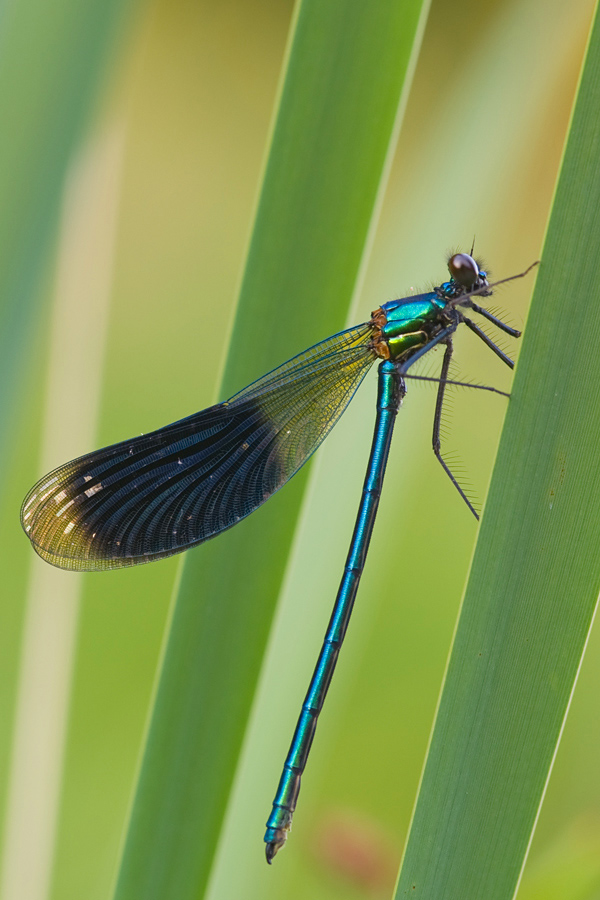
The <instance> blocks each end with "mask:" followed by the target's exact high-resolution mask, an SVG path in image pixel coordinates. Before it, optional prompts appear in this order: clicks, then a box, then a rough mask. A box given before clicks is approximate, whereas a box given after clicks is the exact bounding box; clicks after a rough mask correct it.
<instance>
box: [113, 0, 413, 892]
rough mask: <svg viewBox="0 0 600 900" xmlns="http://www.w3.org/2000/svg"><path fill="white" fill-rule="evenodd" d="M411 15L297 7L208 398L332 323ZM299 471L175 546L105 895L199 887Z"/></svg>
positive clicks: (365, 207) (390, 129)
mask: <svg viewBox="0 0 600 900" xmlns="http://www.w3.org/2000/svg"><path fill="white" fill-rule="evenodd" d="M425 8H426V5H423V4H421V2H412V3H410V4H402V5H399V4H397V3H395V2H385V3H381V4H376V5H374V6H365V7H363V8H360V9H359V8H357V9H355V10H352V11H351V12H349V11H348V6H347V4H345V3H343V2H335V3H330V4H319V3H316V2H304V3H302V4H301V5H300V8H299V12H298V16H297V21H296V27H295V34H294V42H293V46H292V48H291V52H290V57H289V61H288V66H287V73H286V80H285V83H284V86H283V90H282V95H281V101H280V107H279V111H278V118H277V122H276V125H275V128H274V133H273V139H272V145H271V149H270V155H269V161H268V164H267V166H266V171H265V177H264V183H263V186H262V191H261V198H260V202H259V205H258V210H257V216H256V222H255V227H254V231H253V236H252V240H251V243H250V248H249V254H248V259H247V263H246V268H245V274H244V278H243V282H242V286H241V291H240V299H239V305H238V311H237V317H236V321H235V325H234V329H233V336H232V340H231V352H230V355H229V359H228V362H227V366H226V369H225V374H224V377H223V382H222V390H221V396H222V397H225V396H228V395H230V394H231V393H233V392H234V391H236V390H239V389H240V388H241V387H243V385H244V384H245V383H248V382H249V381H252V380H253V379H254V378H256V377H258V376H260V375H261V374H263V373H264V372H266V371H268V370H269V369H271V368H273V367H274V366H275V365H277V364H279V363H281V362H283V361H284V360H285V359H286V358H287V357H289V356H291V355H293V354H295V353H297V352H300V351H301V350H303V349H304V348H305V347H307V346H310V345H311V344H312V343H314V342H316V341H317V340H319V339H322V338H324V337H326V336H327V335H328V334H331V333H333V332H335V331H337V330H339V329H340V328H342V327H343V326H344V321H345V317H346V313H347V309H348V306H349V303H350V301H351V299H352V295H353V291H354V288H355V283H356V279H357V276H358V273H359V270H360V266H361V261H362V257H363V252H364V246H365V242H366V241H367V238H368V235H369V231H370V228H371V223H372V219H373V214H374V209H375V207H376V203H377V198H378V193H379V189H380V184H381V182H382V178H383V177H384V176H385V173H386V167H387V161H388V154H389V149H390V145H391V144H393V141H394V137H395V125H396V122H397V121H398V109H399V105H400V104H401V99H402V95H403V94H402V92H403V86H404V82H405V78H406V76H407V73H409V71H410V64H411V59H412V52H413V50H412V48H413V43H414V42H415V40H417V42H418V38H419V37H420V32H421V24H422V21H423V15H424V10H425ZM215 331H216V333H217V335H218V336H219V337H220V335H221V333H222V331H223V328H222V326H221V323H217V327H216V329H215ZM305 480H306V474H300V475H297V476H296V477H295V478H294V480H293V482H292V483H291V484H290V485H288V486H287V487H286V490H285V491H284V492H282V493H281V494H278V495H277V496H276V497H274V498H272V499H271V500H270V502H269V504H268V505H267V506H266V507H264V508H261V509H260V510H259V511H257V512H256V513H255V514H254V515H253V516H252V517H251V518H250V519H248V520H246V521H244V522H242V523H240V524H239V525H238V526H236V528H235V529H233V530H232V531H230V532H228V533H226V534H224V535H222V536H220V537H219V539H218V540H217V541H215V542H210V543H209V544H208V545H206V546H205V547H202V548H200V550H199V552H197V551H194V552H193V553H190V554H188V558H187V560H186V563H185V566H184V569H183V574H182V578H181V583H180V588H179V594H178V598H177V603H176V605H175V609H174V614H173V621H172V626H171V633H170V638H169V643H168V647H167V649H166V654H165V660H164V664H163V671H162V678H161V683H160V685H159V688H158V692H157V698H156V705H155V711H154V716H153V720H152V723H151V727H150V733H149V738H148V744H147V751H146V755H145V758H144V761H143V765H142V770H141V775H140V780H139V785H138V791H137V795H136V799H135V803H134V808H133V812H132V818H131V825H130V830H129V833H128V838H127V843H126V846H125V851H124V857H123V864H122V868H121V872H120V876H119V882H118V886H117V890H116V897H117V898H119V900H124V898H126V897H130V896H139V895H140V894H141V895H143V896H144V897H145V898H151V897H157V898H158V897H164V896H177V897H178V898H181V900H184V898H186V897H189V898H192V897H194V898H195V897H198V896H201V895H202V892H203V889H204V886H205V885H206V882H207V880H208V877H209V874H210V871H211V866H212V862H213V856H214V852H215V848H216V844H217V840H218V835H219V829H220V826H221V823H222V820H223V816H224V812H225V807H226V803H227V798H228V796H229V791H230V788H231V784H232V781H233V777H234V772H235V766H236V763H237V758H238V754H239V750H240V747H241V742H242V738H243V734H244V729H245V726H246V722H247V718H248V714H249V709H250V705H251V702H252V697H253V694H254V688H255V685H256V681H257V678H258V674H259V671H260V665H261V658H262V653H263V650H264V646H265V643H266V639H267V636H268V631H269V627H270V622H271V618H272V615H273V611H274V606H275V601H276V599H277V596H278V593H279V589H280V586H281V583H282V579H283V575H284V571H285V567H286V563H287V558H288V553H289V550H290V546H291V543H292V538H293V534H294V529H295V525H296V520H297V516H298V512H299V509H300V503H301V500H302V494H303V489H304V485H305ZM276 777H277V775H276V773H275V774H274V783H273V790H275V787H276ZM268 812H269V810H268V809H265V812H264V818H265V821H266V818H267V815H268ZM261 838H262V835H261V834H257V835H256V842H257V847H259V846H260V841H261ZM259 852H260V851H259Z"/></svg>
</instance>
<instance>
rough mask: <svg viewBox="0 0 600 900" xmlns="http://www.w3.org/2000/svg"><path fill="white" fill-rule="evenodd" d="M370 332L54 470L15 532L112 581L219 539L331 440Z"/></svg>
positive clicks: (334, 342) (370, 358) (344, 335)
mask: <svg viewBox="0 0 600 900" xmlns="http://www.w3.org/2000/svg"><path fill="white" fill-rule="evenodd" d="M370 338H371V327H370V326H369V325H360V326H357V327H355V328H351V329H349V330H348V331H344V332H341V333H340V334H338V335H335V336H334V337H332V338H328V339H327V340H326V341H323V342H322V343H320V344H316V345H315V346H314V347H312V348H311V349H310V350H307V351H306V352H304V353H302V354H300V355H299V356H296V357H294V358H293V359H291V360H289V361H288V362H286V363H284V364H283V365H282V366H279V368H277V369H274V370H273V371H272V372H270V373H269V374H268V375H265V376H264V377H263V378H261V379H260V380H258V381H255V382H254V383H253V384H251V385H250V386H249V387H247V388H245V389H244V390H243V391H241V392H240V393H239V394H236V395H235V396H234V397H232V398H231V399H230V400H228V401H226V402H224V403H219V404H217V405H216V406H212V407H209V408H208V409H205V410H202V411H201V412H198V413H195V414H194V415H192V416H188V417H187V418H185V419H181V420H180V421H178V422H174V423H173V424H172V425H167V426H166V427H164V428H160V429H158V431H154V432H151V433H150V434H146V435H140V436H139V437H135V438H132V439H131V440H128V441H122V442H121V443H119V444H113V445H112V446H110V447H105V448H104V449H102V450H97V451H95V452H93V453H88V454H87V455H86V456H82V457H80V458H79V459H76V460H73V461H72V462H69V463H66V464H65V465H63V466H60V467H59V468H58V469H55V470H54V471H53V472H51V473H50V474H49V475H46V476H45V477H44V478H42V479H40V481H39V482H38V483H37V484H36V485H35V486H34V487H33V488H32V490H31V491H30V492H29V494H28V495H27V497H26V498H25V501H24V503H23V507H22V509H21V522H22V525H23V528H24V529H25V531H26V533H27V535H28V537H29V538H30V540H31V541H32V543H33V545H34V547H35V549H36V551H37V552H38V553H39V555H40V556H41V557H42V558H43V559H45V560H46V561H47V562H50V563H52V564H53V565H56V566H59V567H61V568H64V569H74V570H80V571H87V570H97V569H112V568H118V567H121V566H131V565H135V564H138V563H143V562H150V561H151V560H154V559H160V558H162V557H165V556H170V555H171V554H173V553H178V552H180V551H181V550H185V549H186V548H188V547H192V546H194V545H195V544H199V543H201V542H202V541H205V540H207V539H208V538H210V537H214V535H216V534H219V533H220V532H221V531H224V530H225V529H226V528H230V527H231V526H232V525H235V523H236V522H238V521H239V520H240V519H243V518H244V517H245V516H247V515H249V513H251V512H253V510H255V509H257V507H259V506H260V505H261V504H262V503H264V502H265V500H267V499H268V498H269V497H270V496H271V495H272V494H273V493H274V492H275V491H277V490H278V489H279V488H280V487H282V485H284V484H285V482H286V481H288V480H289V479H290V478H291V477H292V475H293V474H294V473H295V472H296V471H297V470H298V469H299V468H300V466H302V465H303V464H304V463H305V462H306V460H307V459H308V458H309V456H310V455H311V454H312V453H313V452H314V451H315V450H316V449H317V447H318V446H319V445H320V444H321V442H322V441H323V440H324V438H325V437H326V436H327V435H328V433H329V432H330V431H331V428H332V427H333V425H334V424H335V423H336V422H337V420H338V419H339V417H340V416H341V414H342V413H343V411H344V409H345V408H346V406H347V405H348V403H349V402H350V400H351V399H352V396H353V395H354V393H355V391H356V389H357V388H358V386H359V384H360V382H361V381H362V379H363V378H364V376H365V375H366V373H367V371H368V369H369V368H370V366H371V364H372V363H373V362H374V360H375V355H374V353H373V351H372V350H371V349H370V346H369V344H370Z"/></svg>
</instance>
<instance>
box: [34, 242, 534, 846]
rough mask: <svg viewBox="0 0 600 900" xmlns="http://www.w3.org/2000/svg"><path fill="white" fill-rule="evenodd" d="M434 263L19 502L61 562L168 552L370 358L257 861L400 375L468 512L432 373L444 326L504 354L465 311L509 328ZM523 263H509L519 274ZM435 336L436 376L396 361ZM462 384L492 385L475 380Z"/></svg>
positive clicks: (318, 420) (388, 428) (348, 592)
mask: <svg viewBox="0 0 600 900" xmlns="http://www.w3.org/2000/svg"><path fill="white" fill-rule="evenodd" d="M534 265H535V263H534ZM448 268H449V271H450V280H449V281H446V282H444V283H443V284H441V285H440V286H439V287H436V288H434V289H433V290H432V291H429V292H428V293H424V294H416V295H414V296H411V297H406V298H403V299H400V300H392V301H391V302H389V303H384V304H383V305H382V306H381V307H379V308H378V309H376V310H375V311H374V312H373V314H372V316H371V319H370V320H369V321H368V322H365V323H364V324H362V325H357V326H355V327H354V328H349V329H347V330H346V331H342V332H340V333H339V334H336V335H334V336H333V337H330V338H328V339H327V340H325V341H322V342H321V343H319V344H316V345H315V346H314V347H311V348H310V349H309V350H306V351H305V352H304V353H301V354H300V355H299V356H295V357H294V358H293V359H291V360H289V361H288V362H286V363H284V364H283V365H281V366H279V368H277V369H274V370H273V371H272V372H270V373H269V374H268V375H265V376H264V377H263V378H260V379H259V380H258V381H255V382H254V383H253V384H251V385H250V386H249V387H247V388H244V390H242V391H240V393H238V394H235V395H234V396H233V397H231V399H229V400H226V401H224V402H223V403H218V404H217V405H216V406H211V407H209V408H208V409H205V410H202V411H201V412H198V413H195V414H194V415H192V416H189V417H187V418H185V419H181V420H180V421H178V422H174V423H173V424H172V425H167V426H166V427H164V428H159V429H158V431H153V432H151V433H150V434H145V435H140V436H138V437H135V438H132V439H131V440H127V441H122V442H121V443H119V444H113V445H112V446H110V447H105V448H103V449H102V450H96V451H94V452H93V453H88V454H87V455H86V456H81V457H79V459H76V460H73V461H72V462H68V463H66V464H65V465H63V466H60V467H59V468H58V469H55V470H54V471H53V472H51V473H50V474H49V475H46V476H45V477H44V478H42V479H40V481H38V483H37V484H36V485H35V486H34V487H33V488H32V489H31V491H30V492H29V493H28V494H27V497H26V498H25V500H24V502H23V506H22V509H21V523H22V525H23V528H24V529H25V532H26V534H27V536H28V537H29V539H30V540H31V543H32V544H33V547H34V549H35V550H36V552H37V553H38V554H39V555H40V556H41V557H42V559H44V560H46V561H47V562H49V563H52V564H53V565H55V566H59V567H60V568H63V569H71V570H76V571H92V570H101V569H114V568H118V567H120V566H133V565H137V564H138V563H146V562H150V561H152V560H155V559H161V558H163V557H165V556H170V555H172V554H173V553H179V552H181V551H182V550H186V549H188V548H189V547H194V546H195V545H196V544H200V543H202V542H203V541H206V540H208V538H211V537H215V536H216V535H217V534H220V533H221V532H222V531H225V529H227V528H231V527H232V526H233V525H235V524H236V523H237V522H239V521H240V519H243V518H244V517H245V516H247V515H249V514H250V513H251V512H253V511H254V510H255V509H257V508H258V507H259V506H260V505H261V504H262V503H264V502H265V500H268V498H269V497H270V496H271V495H272V494H273V493H275V491H277V490H279V488H280V487H282V486H283V485H284V484H285V483H286V481H288V479H290V478H291V477H292V475H294V473H295V472H297V471H298V469H299V468H300V466H302V465H303V464H304V463H305V462H306V460H307V459H308V458H309V457H310V456H311V455H312V453H314V451H315V450H316V449H317V447H318V446H319V445H320V444H321V442H322V441H323V440H324V438H325V437H326V436H327V435H328V434H329V432H330V431H331V429H332V428H333V426H334V424H335V423H336V422H337V420H338V419H339V417H340V416H341V414H342V413H343V411H344V410H345V408H346V406H347V405H348V403H349V402H350V400H351V399H352V397H353V395H354V393H355V392H356V390H357V388H358V386H359V384H360V383H361V381H362V380H363V378H364V377H365V375H366V373H367V371H368V370H369V369H370V367H371V366H372V364H373V363H374V362H376V361H379V380H378V393H377V413H376V423H375V431H374V434H373V442H372V446H371V453H370V456H369V462H368V466H367V474H366V477H365V482H364V486H363V492H362V497H361V501H360V506H359V510H358V516H357V519H356V524H355V527H354V533H353V536H352V541H351V544H350V549H349V552H348V557H347V560H346V565H345V568H344V573H343V576H342V580H341V584H340V588H339V591H338V595H337V598H336V601H335V606H334V609H333V613H332V616H331V620H330V622H329V626H328V629H327V634H326V636H325V640H324V643H323V647H322V650H321V653H320V656H319V659H318V662H317V665H316V668H315V672H314V675H313V678H312V681H311V683H310V687H309V689H308V693H307V696H306V699H305V701H304V704H303V707H302V711H301V714H300V718H299V720H298V724H297V726H296V731H295V733H294V737H293V740H292V744H291V747H290V751H289V754H288V756H287V759H286V761H285V765H284V769H283V773H282V776H281V780H280V782H279V787H278V789H277V793H276V796H275V800H274V803H273V810H272V813H271V815H270V817H269V820H268V822H267V831H266V834H265V842H266V854H267V860H268V861H269V862H271V861H272V859H273V857H274V856H275V854H276V853H277V851H278V850H279V849H280V848H281V847H282V846H283V844H284V843H285V841H286V838H287V833H288V831H289V830H290V827H291V821H292V815H293V812H294V809H295V806H296V801H297V798H298V793H299V790H300V778H301V775H302V773H303V771H304V768H305V766H306V760H307V757H308V753H309V750H310V747H311V744H312V740H313V736H314V733H315V729H316V725H317V718H318V716H319V713H320V711H321V709H322V707H323V703H324V700H325V696H326V694H327V690H328V688H329V683H330V681H331V677H332V675H333V671H334V669H335V665H336V662H337V658H338V655H339V652H340V648H341V645H342V641H343V640H344V635H345V633H346V629H347V627H348V621H349V619H350V615H351V612H352V607H353V604H354V599H355V596H356V592H357V589H358V584H359V580H360V577H361V574H362V570H363V567H364V564H365V559H366V555H367V550H368V547H369V542H370V539H371V533H372V531H373V525H374V522H375V515H376V513H377V506H378V503H379V497H380V494H381V487H382V483H383V476H384V473H385V467H386V463H387V459H388V453H389V449H390V443H391V438H392V431H393V428H394V422H395V419H396V414H397V412H398V409H399V407H400V404H401V403H402V400H403V398H404V396H405V394H406V379H407V378H421V379H422V380H426V381H435V382H437V383H438V392H437V402H436V407H435V414H434V421H433V450H434V453H435V455H436V457H437V459H438V460H439V461H440V463H441V465H442V467H443V468H444V470H445V472H446V474H447V475H448V476H449V478H450V479H451V481H452V483H453V484H454V486H455V487H456V489H457V490H458V492H459V493H460V495H461V497H462V498H463V500H464V501H465V503H466V504H467V506H468V507H469V509H470V510H471V512H472V513H473V515H475V516H476V517H477V513H476V511H475V509H474V508H473V506H472V504H471V502H470V501H469V499H468V498H467V496H466V495H465V493H464V491H463V489H462V488H461V486H460V485H459V483H458V481H457V480H456V478H455V477H454V475H453V474H452V472H451V470H450V468H449V466H448V465H447V463H446V462H445V461H444V457H443V455H442V450H441V442H440V422H441V417H442V408H443V403H444V395H445V390H446V387H447V385H448V384H464V383H463V382H457V381H452V380H450V379H449V377H448V373H449V367H450V361H451V358H452V352H453V345H452V337H453V335H454V332H455V331H456V329H457V328H458V326H459V325H461V324H465V325H466V326H467V327H468V328H469V329H470V330H471V331H473V332H474V333H475V334H476V335H477V337H479V338H480V339H481V340H482V341H483V342H484V343H485V344H486V345H487V346H488V347H489V348H490V349H491V350H493V351H494V353H495V354H496V355H497V356H498V357H499V358H500V359H501V360H502V361H503V362H504V363H505V364H506V365H507V366H510V367H512V366H513V362H512V360H511V359H510V358H509V357H508V356H507V355H506V354H505V353H504V352H503V351H502V350H501V349H500V348H499V347H498V346H497V345H496V344H495V343H494V341H492V340H491V338H489V337H488V335H487V334H485V332H484V331H482V329H481V328H480V327H479V326H478V325H477V324H476V323H475V322H473V321H472V320H471V319H470V318H468V317H467V315H466V314H465V311H467V310H469V311H472V312H474V313H476V314H478V315H480V316H481V317H483V318H484V319H486V320H487V321H488V322H489V323H491V324H492V325H494V326H495V327H497V328H498V329H500V330H501V331H503V332H504V333H505V334H508V335H510V336H511V337H515V338H517V337H519V336H520V332H519V331H516V330H515V329H514V328H511V327H509V326H508V325H506V324H505V323H504V322H502V321H501V320H500V319H498V318H497V317H496V316H494V315H492V314H491V313H490V312H488V311H487V310H485V309H483V308H482V307H481V306H479V305H478V304H477V303H476V302H475V300H476V299H478V298H479V297H487V296H489V295H490V294H491V292H492V291H491V288H492V287H494V285H490V284H488V280H487V275H486V273H485V272H484V271H482V270H480V269H479V267H478V265H477V263H476V262H475V260H474V259H473V258H472V256H470V255H468V254H465V253H457V254H455V255H453V256H452V257H451V258H450V260H449V262H448ZM531 268H532V266H530V267H529V269H527V271H526V272H522V273H521V274H520V275H515V276H512V277H513V278H521V277H523V276H524V275H526V274H527V272H529V271H530V269H531ZM504 280H505V281H510V280H512V279H510V278H508V279H504ZM497 283H500V282H497ZM438 345H443V346H444V347H445V352H444V356H443V361H442V367H441V373H440V376H439V378H427V377H425V376H416V375H413V374H412V373H409V369H410V368H411V367H412V366H413V365H414V363H416V362H417V360H419V359H421V358H422V357H423V356H425V354H427V353H429V351H430V350H432V349H433V348H434V347H436V346H438ZM465 386H467V387H476V388H479V389H480V390H487V391H494V392H495V393H500V394H502V393H504V392H503V391H497V390H496V389H495V388H492V387H486V386H484V385H471V384H465Z"/></svg>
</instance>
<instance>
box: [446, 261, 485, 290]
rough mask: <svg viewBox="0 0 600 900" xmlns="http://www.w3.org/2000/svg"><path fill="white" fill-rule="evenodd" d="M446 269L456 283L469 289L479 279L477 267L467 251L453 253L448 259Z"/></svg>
mask: <svg viewBox="0 0 600 900" xmlns="http://www.w3.org/2000/svg"><path fill="white" fill-rule="evenodd" d="M448 271H449V272H450V275H451V276H452V278H453V279H454V281H456V282H457V283H458V284H461V285H462V286H463V287H465V288H467V290H470V288H473V287H475V285H476V284H477V282H478V280H479V267H478V265H477V263H476V262H475V260H474V259H473V257H472V256H469V254H468V253H455V254H454V256H451V257H450V259H449V260H448Z"/></svg>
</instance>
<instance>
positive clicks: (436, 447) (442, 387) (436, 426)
mask: <svg viewBox="0 0 600 900" xmlns="http://www.w3.org/2000/svg"><path fill="white" fill-rule="evenodd" d="M452 352H453V347H452V339H451V338H449V339H448V341H447V343H446V352H445V353H444V361H443V362H442V371H441V373H440V384H439V387H438V393H437V400H436V402H435V415H434V417H433V442H432V443H433V452H434V453H435V455H436V457H437V459H438V461H439V462H440V464H441V466H442V468H443V470H444V472H445V473H446V475H447V476H448V478H449V479H450V481H451V482H452V484H453V485H454V487H455V488H456V490H457V491H458V493H459V494H460V496H461V497H462V498H463V500H464V501H465V503H466V504H467V506H468V507H469V509H470V510H471V512H472V513H473V515H474V516H475V518H476V519H477V520H478V521H479V516H478V515H477V513H476V512H475V509H474V508H473V504H472V503H471V502H470V500H469V499H468V497H467V495H466V494H465V492H464V491H463V489H462V488H461V486H460V484H459V483H458V481H457V480H456V478H455V477H454V475H453V474H452V472H451V471H450V468H449V467H448V465H447V463H446V462H445V461H444V459H443V457H442V452H441V442H440V424H441V421H442V409H443V406H444V394H445V393H446V385H447V384H448V370H449V369H450V360H451V359H452Z"/></svg>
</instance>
